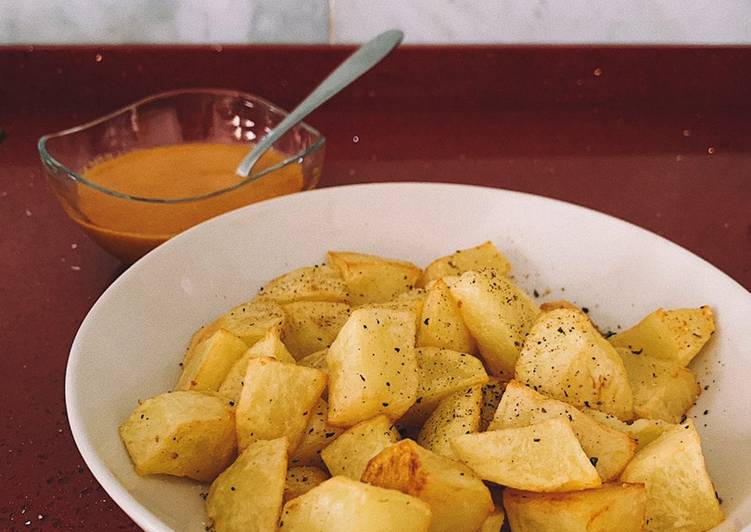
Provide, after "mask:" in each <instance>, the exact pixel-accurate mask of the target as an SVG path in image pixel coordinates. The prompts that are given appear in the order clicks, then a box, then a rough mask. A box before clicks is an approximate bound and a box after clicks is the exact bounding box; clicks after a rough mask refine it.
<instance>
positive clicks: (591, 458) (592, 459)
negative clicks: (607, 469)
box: [589, 456, 597, 466]
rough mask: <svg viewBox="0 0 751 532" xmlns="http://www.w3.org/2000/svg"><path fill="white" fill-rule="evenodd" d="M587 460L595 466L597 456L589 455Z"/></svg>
mask: <svg viewBox="0 0 751 532" xmlns="http://www.w3.org/2000/svg"><path fill="white" fill-rule="evenodd" d="M589 461H590V463H591V464H592V465H593V466H596V465H597V457H596V456H591V457H590V458H589Z"/></svg>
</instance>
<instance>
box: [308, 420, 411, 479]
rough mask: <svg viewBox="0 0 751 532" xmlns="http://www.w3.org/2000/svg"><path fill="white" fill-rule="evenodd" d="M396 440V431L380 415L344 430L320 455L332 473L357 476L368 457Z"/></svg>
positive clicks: (363, 469) (359, 474) (355, 477)
mask: <svg viewBox="0 0 751 532" xmlns="http://www.w3.org/2000/svg"><path fill="white" fill-rule="evenodd" d="M398 440H399V431H397V430H396V428H395V427H394V425H393V423H392V422H391V420H390V419H389V418H388V417H386V416H384V415H380V416H376V417H374V418H372V419H368V420H366V421H362V422H360V423H358V424H357V425H355V426H354V427H352V428H350V429H348V430H347V431H345V432H344V433H343V434H341V435H340V436H339V437H338V438H336V439H335V440H334V441H333V442H332V443H330V444H329V445H328V446H327V447H326V448H325V449H323V451H321V458H323V462H324V463H325V464H326V467H327V468H328V470H329V471H330V472H331V474H332V475H344V476H345V477H349V478H351V479H354V480H360V477H361V476H362V473H363V471H365V467H366V466H367V465H368V461H369V460H370V459H371V458H373V457H374V456H375V455H377V454H378V453H380V452H381V451H382V450H383V449H385V448H386V447H388V446H389V445H392V444H393V443H395V442H396V441H398Z"/></svg>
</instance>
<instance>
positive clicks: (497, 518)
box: [477, 507, 506, 532]
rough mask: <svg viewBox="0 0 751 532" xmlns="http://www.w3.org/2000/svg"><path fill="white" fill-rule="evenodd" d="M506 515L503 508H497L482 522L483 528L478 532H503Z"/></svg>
mask: <svg viewBox="0 0 751 532" xmlns="http://www.w3.org/2000/svg"><path fill="white" fill-rule="evenodd" d="M505 518H506V514H505V513H504V512H503V508H498V507H495V508H493V511H492V512H490V514H489V515H488V516H487V517H486V518H485V521H483V522H482V526H481V527H480V529H479V530H478V531H477V532H501V529H502V528H503V522H504V520H505Z"/></svg>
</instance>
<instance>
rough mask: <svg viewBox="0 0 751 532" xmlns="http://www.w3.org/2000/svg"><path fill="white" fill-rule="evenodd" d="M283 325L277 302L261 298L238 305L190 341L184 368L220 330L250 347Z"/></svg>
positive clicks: (282, 313)
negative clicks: (207, 340)
mask: <svg viewBox="0 0 751 532" xmlns="http://www.w3.org/2000/svg"><path fill="white" fill-rule="evenodd" d="M282 323H284V311H282V307H280V306H279V305H278V304H277V303H276V302H275V301H271V300H269V299H263V298H259V299H255V300H253V301H251V302H249V303H243V304H242V305H238V306H237V307H235V308H233V309H232V310H230V311H229V312H227V313H225V314H222V315H221V316H219V317H218V318H217V319H215V320H214V321H212V322H211V323H209V324H208V325H206V326H205V327H201V328H200V329H198V331H196V333H195V334H194V335H193V337H192V338H191V339H190V347H188V351H187V352H186V353H185V358H184V359H183V367H187V366H188V365H189V364H190V361H191V359H192V358H193V355H194V354H195V351H196V348H197V347H198V344H200V343H201V342H203V341H204V340H205V339H206V338H208V337H209V336H211V335H212V334H214V333H215V332H216V331H218V330H219V329H224V330H225V331H227V332H229V333H232V334H234V335H235V336H237V337H238V338H240V339H241V340H242V341H243V342H245V345H246V346H248V347H250V346H252V345H253V344H255V343H256V342H257V341H258V340H260V339H261V338H263V337H264V335H265V334H266V331H268V330H269V329H271V328H272V327H281V325H282Z"/></svg>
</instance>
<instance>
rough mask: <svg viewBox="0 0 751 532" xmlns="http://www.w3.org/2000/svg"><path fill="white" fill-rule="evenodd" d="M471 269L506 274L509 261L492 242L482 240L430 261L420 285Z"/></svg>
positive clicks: (508, 270)
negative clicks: (477, 244)
mask: <svg viewBox="0 0 751 532" xmlns="http://www.w3.org/2000/svg"><path fill="white" fill-rule="evenodd" d="M471 270H474V271H480V270H494V271H495V272H496V273H497V274H498V275H508V274H509V273H511V263H510V262H509V261H508V259H507V258H506V257H504V256H503V255H502V254H501V252H500V251H498V248H496V247H495V245H494V244H493V243H492V242H490V241H488V242H484V243H482V244H480V245H479V246H475V247H473V248H468V249H462V250H459V251H457V252H456V253H453V254H452V255H448V256H446V257H441V258H440V259H436V260H434V261H433V262H431V263H430V264H429V265H428V267H427V268H425V272H424V273H423V276H422V286H426V285H427V284H428V283H430V282H431V281H435V280H436V279H440V278H441V277H447V276H449V275H461V274H463V273H464V272H468V271H471Z"/></svg>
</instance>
